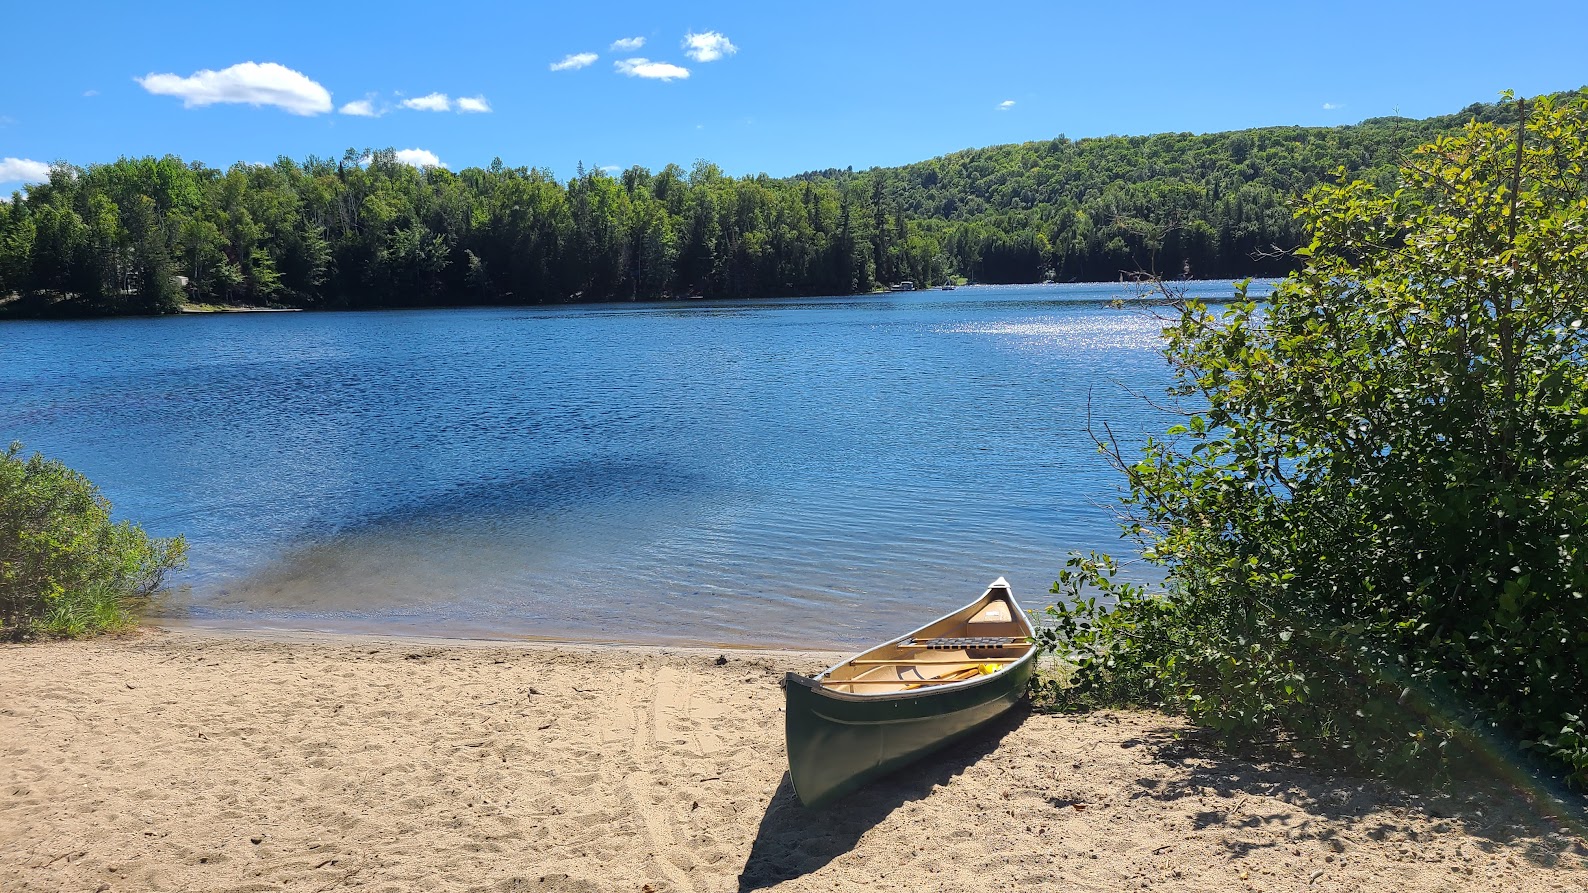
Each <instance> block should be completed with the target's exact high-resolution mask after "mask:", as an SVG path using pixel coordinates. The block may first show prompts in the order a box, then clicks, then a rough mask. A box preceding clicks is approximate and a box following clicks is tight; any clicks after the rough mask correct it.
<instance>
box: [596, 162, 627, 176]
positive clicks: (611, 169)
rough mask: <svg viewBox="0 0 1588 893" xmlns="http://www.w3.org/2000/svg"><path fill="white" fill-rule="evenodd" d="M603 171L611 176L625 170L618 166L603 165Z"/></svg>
mask: <svg viewBox="0 0 1588 893" xmlns="http://www.w3.org/2000/svg"><path fill="white" fill-rule="evenodd" d="M601 169H602V170H604V171H606V172H607V173H609V174H615V173H617V172H618V171H620V170H623V168H622V167H621V166H620V165H616V164H603V165H601Z"/></svg>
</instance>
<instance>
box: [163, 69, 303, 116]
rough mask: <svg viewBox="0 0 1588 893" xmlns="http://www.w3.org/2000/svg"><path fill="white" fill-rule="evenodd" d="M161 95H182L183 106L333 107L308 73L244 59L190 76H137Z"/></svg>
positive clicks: (294, 109) (298, 112)
mask: <svg viewBox="0 0 1588 893" xmlns="http://www.w3.org/2000/svg"><path fill="white" fill-rule="evenodd" d="M134 80H136V81H137V82H138V84H139V86H141V87H143V89H145V90H148V91H149V92H150V93H154V94H156V95H159V96H179V97H181V98H182V107H183V108H194V107H197V106H206V105H214V104H216V103H222V102H235V103H247V104H248V105H252V106H261V105H273V106H275V107H277V108H279V109H282V110H283V111H287V112H291V113H292V114H294V115H321V114H324V113H326V112H329V111H330V110H331V91H329V90H327V89H325V88H324V87H322V86H320V85H319V84H317V83H315V82H314V81H312V80H310V79H309V78H308V76H307V75H305V74H303V73H302V72H299V71H293V70H292V69H290V68H288V67H286V66H285V65H277V64H276V63H274V62H265V63H258V62H241V63H238V64H237V65H233V66H232V67H230V68H223V69H221V70H220V71H211V70H209V69H207V68H206V69H203V70H202V71H195V72H193V74H192V75H191V76H189V77H182V76H180V75H175V74H152V73H151V74H149V75H147V76H146V77H141V78H134Z"/></svg>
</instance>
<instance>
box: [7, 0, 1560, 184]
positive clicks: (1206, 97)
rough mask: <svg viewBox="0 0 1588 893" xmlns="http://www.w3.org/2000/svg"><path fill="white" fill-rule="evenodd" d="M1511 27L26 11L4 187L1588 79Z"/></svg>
mask: <svg viewBox="0 0 1588 893" xmlns="http://www.w3.org/2000/svg"><path fill="white" fill-rule="evenodd" d="M1497 9H1500V8H1498V7H1495V6H1493V5H1492V4H1482V5H1480V4H1477V3H1469V2H1463V0H1451V2H1439V3H1434V2H1427V3H1396V2H1393V0H1378V2H1371V3H1358V2H1346V3H1324V2H1318V3H1309V4H1300V3H1286V2H1280V3H1273V2H1266V3H1235V2H1231V3H1213V2H1210V3H1187V2H1183V0H1181V2H1174V3H1167V2H1115V3H1095V2H1094V3H1071V2H1064V0H1049V2H1029V3H1028V2H1012V3H964V2H957V3H935V2H892V0H889V2H865V0H855V2H851V3H829V2H823V0H808V2H802V3H797V4H785V3H746V2H737V3H692V4H660V3H622V2H605V3H548V4H530V3H469V2H457V3H451V4H443V5H442V6H439V7H438V6H436V5H435V4H434V3H424V4H404V3H400V2H387V3H382V4H354V3H314V4H310V3H295V2H277V3H274V4H269V5H267V6H263V7H261V6H258V5H257V4H231V3H222V2H214V0H212V2H207V3H188V2H162V3H150V4H134V3H125V2H114V3H111V2H103V3H75V4H67V5H63V6H54V5H51V4H39V3H29V4H19V3H7V4H5V5H4V6H3V7H0V23H4V27H3V28H0V33H4V34H5V35H6V38H7V39H6V40H5V41H4V46H5V52H4V55H3V58H4V62H3V63H0V65H3V70H4V76H3V77H0V190H9V189H12V188H15V186H16V185H17V183H18V182H19V181H20V180H23V179H26V178H27V177H28V176H30V175H35V174H36V172H37V171H38V169H39V167H40V166H41V165H43V164H45V163H48V162H50V161H53V160H57V159H60V160H66V161H70V162H72V163H76V164H87V163H91V162H99V161H109V160H113V159H115V158H116V157H118V156H121V155H150V154H152V155H162V154H167V153H172V154H176V155H180V156H182V157H183V158H185V159H189V160H201V161H204V162H206V163H208V164H211V165H214V166H219V167H225V166H227V165H229V164H231V163H233V162H236V161H249V162H259V161H271V160H274V158H275V157H276V156H277V155H287V156H290V157H293V158H302V157H304V156H306V155H309V154H318V155H327V156H337V157H339V156H340V155H341V154H342V152H343V150H345V149H347V148H356V149H360V150H362V149H364V148H367V147H376V148H382V147H391V148H396V149H399V150H405V153H404V156H403V157H405V158H409V159H412V160H414V161H416V162H424V161H429V160H432V159H434V160H437V161H439V162H441V163H443V164H446V165H447V166H449V167H451V168H453V169H460V168H463V167H468V166H471V165H483V164H487V163H489V162H490V160H491V158H492V157H493V156H500V157H501V158H502V159H503V160H504V161H505V162H506V163H507V164H509V165H512V166H517V165H534V166H541V167H549V168H551V169H553V170H554V171H556V172H557V173H558V174H559V175H561V176H569V175H571V174H572V172H573V170H574V167H575V165H576V164H577V163H579V162H583V163H584V164H585V165H586V166H587V167H604V166H617V167H627V166H628V165H631V164H642V165H645V166H647V167H651V168H653V169H654V168H659V167H661V166H663V165H665V164H667V163H669V162H677V163H679V164H682V165H684V166H686V167H687V166H688V165H689V164H690V163H691V162H692V161H693V160H695V159H697V158H705V159H707V160H710V161H713V162H716V163H717V164H719V165H720V166H721V167H722V168H723V169H725V170H726V171H728V172H729V173H731V174H751V173H757V172H762V171H764V172H767V173H769V174H772V175H774V176H782V175H787V174H793V173H797V172H800V171H804V170H810V169H818V168H826V167H843V166H846V165H853V166H855V167H857V168H863V167H869V166H872V165H892V164H901V163H905V162H910V161H917V160H920V159H924V158H929V157H932V156H935V155H941V154H943V153H945V152H951V151H954V150H956V149H962V148H969V147H976V146H986V145H993V144H997V143H1008V142H1019V141H1023V140H1034V139H1046V138H1049V137H1052V136H1055V135H1057V134H1060V133H1063V134H1066V135H1068V136H1071V137H1082V136H1096V135H1101V134H1109V133H1130V134H1139V133H1156V132H1161V131H1180V130H1187V131H1198V132H1203V131H1217V130H1228V129H1233V128H1240V127H1249V126H1257V125H1272V124H1307V125H1328V124H1343V123H1351V122H1355V121H1358V120H1361V119H1362V118H1366V117H1373V116H1377V115H1387V114H1393V113H1395V112H1396V111H1397V110H1398V111H1399V113H1400V114H1403V115H1408V116H1417V117H1421V116H1425V115H1431V114H1440V113H1445V112H1452V111H1455V110H1457V109H1459V108H1461V107H1462V106H1464V105H1466V104H1468V103H1470V102H1474V101H1478V100H1491V99H1493V98H1494V97H1495V96H1496V94H1497V93H1498V92H1499V91H1500V90H1502V89H1507V88H1509V89H1514V90H1516V91H1518V92H1519V93H1523V94H1527V95H1531V94H1533V93H1538V92H1546V91H1553V90H1560V89H1571V88H1576V87H1578V86H1581V85H1583V84H1584V83H1588V51H1585V50H1584V49H1583V47H1582V39H1583V35H1584V34H1585V33H1588V3H1584V2H1581V0H1576V2H1531V0H1517V2H1511V3H1508V4H1505V5H1504V7H1503V9H1502V10H1501V11H1503V14H1504V15H1503V17H1502V15H1501V14H1500V12H1497V11H1496V10H1497ZM640 39H643V43H641V41H640ZM625 40H626V41H627V42H626V43H618V42H619V41H625ZM592 56H593V57H594V58H591V57H592ZM636 60H639V61H636ZM565 61H566V62H567V63H568V64H565V65H563V66H562V67H561V68H560V69H559V70H553V66H554V65H558V64H559V63H563V62H565ZM247 63H253V64H252V65H249V64H247ZM581 63H583V64H581ZM205 72H208V74H206V73H205ZM686 74H687V76H686ZM250 101H252V103H253V104H250ZM359 113H364V114H359Z"/></svg>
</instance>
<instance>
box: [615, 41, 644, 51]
mask: <svg viewBox="0 0 1588 893" xmlns="http://www.w3.org/2000/svg"><path fill="white" fill-rule="evenodd" d="M642 46H645V38H643V37H620V38H618V39H617V40H614V41H612V46H611V49H612V50H614V51H617V50H622V51H624V52H633V51H634V50H637V49H639V48H640V47H642Z"/></svg>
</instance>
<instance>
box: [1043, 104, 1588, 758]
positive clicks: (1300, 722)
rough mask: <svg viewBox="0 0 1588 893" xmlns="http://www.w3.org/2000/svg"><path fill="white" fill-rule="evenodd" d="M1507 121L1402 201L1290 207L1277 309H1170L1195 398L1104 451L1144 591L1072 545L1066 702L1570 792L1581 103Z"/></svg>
mask: <svg viewBox="0 0 1588 893" xmlns="http://www.w3.org/2000/svg"><path fill="white" fill-rule="evenodd" d="M1513 108H1514V109H1515V112H1516V118H1515V119H1514V120H1516V121H1517V126H1511V127H1505V126H1500V125H1496V124H1485V123H1473V124H1471V125H1469V126H1468V127H1467V129H1466V130H1465V132H1464V133H1462V134H1461V135H1459V136H1455V137H1451V138H1446V139H1441V140H1439V141H1437V142H1435V143H1432V144H1430V145H1428V146H1424V147H1422V148H1421V149H1419V150H1417V151H1416V152H1415V153H1413V155H1412V156H1411V157H1410V158H1409V159H1408V160H1407V162H1406V163H1405V165H1404V166H1403V168H1402V171H1401V177H1402V183H1401V187H1400V188H1399V189H1397V190H1396V191H1394V192H1392V193H1386V192H1383V191H1380V190H1378V189H1375V188H1374V187H1373V186H1370V185H1368V184H1365V183H1360V182H1344V178H1343V176H1342V178H1341V182H1340V183H1339V184H1338V185H1334V186H1328V187H1324V188H1320V189H1318V190H1316V191H1314V192H1313V193H1311V194H1310V195H1309V196H1307V198H1306V199H1305V200H1304V201H1303V202H1302V203H1301V205H1300V208H1299V211H1298V217H1300V218H1301V219H1302V221H1303V222H1304V224H1305V225H1306V227H1307V231H1308V232H1309V233H1310V237H1311V242H1310V244H1309V245H1307V246H1306V247H1305V248H1303V249H1301V251H1300V252H1299V253H1300V255H1301V256H1302V257H1303V258H1304V261H1305V267H1304V269H1302V270H1301V271H1300V272H1299V273H1297V274H1295V275H1294V276H1292V277H1291V278H1289V279H1287V280H1286V281H1284V282H1283V283H1282V284H1280V285H1279V286H1278V287H1277V289H1276V290H1275V291H1274V293H1273V294H1272V296H1270V297H1268V298H1266V299H1263V300H1253V299H1251V298H1250V297H1249V296H1248V295H1247V294H1246V292H1245V289H1244V288H1243V289H1242V290H1241V292H1240V294H1238V295H1237V296H1236V299H1235V301H1234V302H1233V303H1232V304H1230V305H1227V306H1225V307H1224V308H1222V309H1217V308H1211V307H1209V306H1207V305H1205V304H1202V303H1198V302H1182V304H1181V305H1180V311H1181V312H1180V314H1179V316H1178V319H1176V320H1175V321H1174V322H1173V323H1172V324H1171V325H1170V326H1169V327H1168V328H1167V329H1166V330H1165V333H1166V336H1167V346H1166V348H1165V353H1166V356H1167V357H1168V359H1169V361H1170V363H1171V364H1172V365H1173V367H1174V370H1175V372H1176V375H1177V381H1178V385H1177V387H1176V389H1175V393H1176V395H1178V396H1179V397H1181V398H1185V404H1186V405H1187V406H1192V407H1194V411H1193V412H1191V413H1190V414H1189V415H1188V417H1187V419H1186V422H1185V423H1184V424H1182V425H1177V426H1175V427H1174V428H1171V429H1170V430H1169V431H1168V432H1166V433H1165V434H1164V435H1163V436H1161V437H1155V438H1152V439H1151V440H1149V442H1148V444H1147V446H1146V447H1145V449H1144V451H1143V454H1142V456H1141V457H1140V458H1139V459H1127V458H1126V457H1124V456H1123V455H1121V454H1120V453H1119V451H1118V449H1117V448H1116V447H1115V446H1114V444H1113V443H1112V439H1111V438H1105V439H1104V443H1103V444H1102V446H1103V449H1104V451H1105V452H1106V453H1108V454H1109V455H1110V456H1111V457H1112V458H1113V459H1114V461H1115V463H1116V464H1117V465H1118V467H1119V468H1120V469H1122V470H1123V471H1124V472H1125V473H1126V475H1127V476H1128V480H1129V485H1130V491H1129V495H1128V496H1127V498H1126V502H1127V506H1128V511H1129V512H1130V514H1131V516H1132V520H1131V521H1130V522H1129V523H1128V525H1127V528H1126V531H1127V533H1128V534H1130V535H1132V536H1134V537H1135V538H1136V539H1137V541H1138V542H1139V543H1140V544H1141V545H1142V546H1143V549H1144V555H1145V557H1146V558H1147V560H1149V561H1151V562H1154V563H1156V564H1158V565H1160V566H1161V567H1162V568H1163V570H1164V583H1163V586H1162V588H1161V590H1159V589H1156V588H1155V590H1154V591H1152V592H1148V591H1146V590H1144V589H1142V588H1141V587H1136V586H1129V585H1124V584H1120V583H1119V582H1117V581H1116V580H1115V579H1114V578H1115V572H1114V571H1115V569H1114V566H1113V563H1112V562H1111V561H1110V560H1108V559H1106V558H1098V557H1096V556H1093V557H1090V558H1082V557H1076V558H1074V559H1072V561H1071V563H1070V566H1069V567H1068V568H1067V569H1066V571H1065V572H1064V574H1063V575H1062V577H1061V579H1060V580H1059V582H1058V583H1056V584H1055V586H1054V591H1055V592H1057V593H1061V594H1063V595H1065V596H1066V598H1065V600H1064V602H1063V603H1061V604H1059V605H1055V606H1054V608H1053V609H1051V615H1052V619H1053V622H1054V629H1053V631H1052V632H1049V633H1046V634H1045V635H1044V638H1045V644H1046V645H1047V646H1048V647H1049V648H1051V649H1053V650H1056V651H1058V652H1059V653H1060V654H1061V656H1063V657H1064V658H1065V659H1067V660H1070V661H1071V662H1073V663H1075V664H1076V665H1077V668H1078V669H1077V673H1076V679H1077V687H1076V689H1075V690H1074V691H1073V692H1071V693H1069V694H1068V695H1066V697H1070V698H1071V699H1077V698H1080V699H1084V698H1086V697H1102V698H1134V699H1138V700H1145V701H1147V702H1149V703H1154V704H1160V705H1163V706H1167V707H1170V708H1173V709H1178V710H1183V711H1184V712H1185V713H1186V714H1188V715H1189V716H1190V717H1191V718H1192V719H1193V720H1195V721H1196V722H1198V723H1200V724H1203V725H1205V726H1207V727H1209V728H1211V729H1213V730H1215V731H1216V732H1218V733H1220V734H1222V735H1223V736H1224V737H1225V738H1226V739H1228V740H1230V741H1251V740H1255V739H1259V738H1262V737H1268V736H1272V735H1273V734H1274V733H1275V732H1276V731H1280V732H1282V733H1284V734H1285V735H1287V736H1288V737H1289V740H1291V741H1293V742H1294V743H1295V744H1296V746H1298V747H1300V748H1301V749H1303V750H1306V751H1309V752H1312V753H1315V754H1319V755H1325V756H1328V757H1330V758H1332V759H1334V760H1336V761H1338V762H1340V763H1343V764H1345V765H1346V766H1349V767H1353V768H1356V769H1359V770H1366V771H1371V772H1378V773H1385V774H1394V775H1400V774H1410V775H1425V774H1430V773H1441V772H1444V771H1448V770H1450V769H1452V768H1455V767H1454V766H1453V761H1452V758H1453V755H1454V754H1457V753H1463V752H1468V751H1471V750H1473V749H1475V748H1479V747H1487V746H1490V745H1491V743H1492V742H1491V741H1490V740H1488V739H1499V740H1501V741H1506V740H1508V741H1511V742H1515V743H1519V744H1521V745H1522V746H1524V747H1529V748H1533V749H1534V750H1536V752H1537V753H1539V754H1540V755H1542V756H1544V757H1545V758H1547V759H1549V760H1552V761H1553V762H1554V764H1555V765H1556V766H1557V767H1559V768H1560V769H1561V770H1562V772H1563V774H1564V775H1565V776H1566V777H1567V779H1568V780H1570V781H1572V782H1574V783H1576V784H1585V783H1588V728H1585V726H1584V724H1583V722H1582V718H1581V717H1582V716H1583V713H1584V705H1585V701H1588V599H1585V598H1584V594H1585V593H1588V561H1585V559H1588V555H1585V554H1584V552H1583V544H1584V543H1585V542H1588V327H1585V323H1588V178H1585V177H1584V170H1585V169H1588V95H1585V96H1579V97H1575V98H1572V99H1571V100H1569V101H1563V102H1560V103H1555V102H1552V101H1549V100H1538V101H1536V102H1535V103H1532V104H1528V105H1524V104H1523V103H1520V102H1518V103H1516V104H1515V105H1514V106H1513ZM1083 595H1085V596H1086V598H1084V599H1083V597H1082V596H1083Z"/></svg>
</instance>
